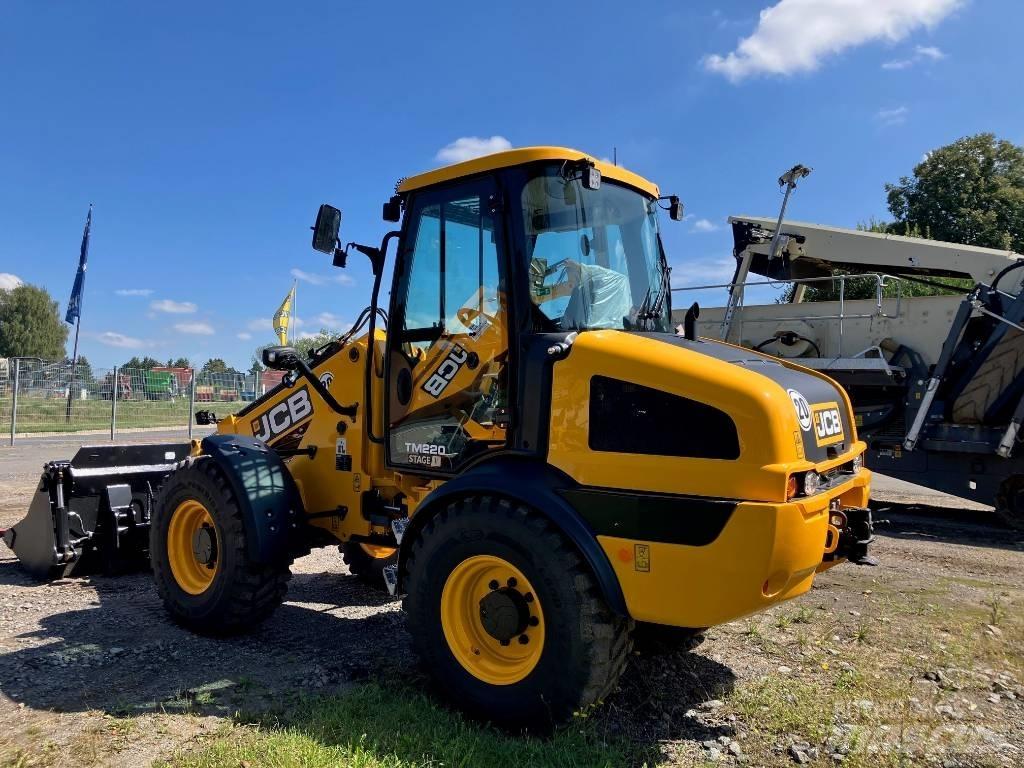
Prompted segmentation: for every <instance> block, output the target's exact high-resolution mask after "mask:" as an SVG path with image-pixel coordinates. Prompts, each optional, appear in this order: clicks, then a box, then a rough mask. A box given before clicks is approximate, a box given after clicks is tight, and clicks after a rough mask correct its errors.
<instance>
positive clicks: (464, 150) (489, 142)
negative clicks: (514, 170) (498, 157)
mask: <svg viewBox="0 0 1024 768" xmlns="http://www.w3.org/2000/svg"><path fill="white" fill-rule="evenodd" d="M506 149H512V142H510V141H509V140H508V139H506V138H505V137H504V136H489V137H487V138H486V139H485V138H481V137H480V136H462V137H461V138H458V139H456V140H455V141H453V142H452V143H451V144H449V145H448V146H446V147H442V148H441V149H439V150H438V151H437V154H436V155H434V159H435V160H437V161H438V162H441V163H461V162H462V161H463V160H472V159H473V158H474V157H483V156H484V155H491V154H494V153H495V152H504V151H505V150H506Z"/></svg>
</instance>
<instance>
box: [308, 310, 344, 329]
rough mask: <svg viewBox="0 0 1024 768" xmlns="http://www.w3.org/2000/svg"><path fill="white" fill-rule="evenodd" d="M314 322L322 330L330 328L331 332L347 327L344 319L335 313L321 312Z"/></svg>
mask: <svg viewBox="0 0 1024 768" xmlns="http://www.w3.org/2000/svg"><path fill="white" fill-rule="evenodd" d="M314 322H315V323H316V324H317V325H318V326H320V327H321V328H329V329H331V330H336V329H339V328H341V327H342V326H344V325H347V323H346V322H345V321H344V320H343V319H341V318H340V317H338V315H336V314H334V313H333V312H321V313H320V314H319V315H317V316H316V317H315V318H314Z"/></svg>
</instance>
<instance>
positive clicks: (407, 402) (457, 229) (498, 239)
mask: <svg viewBox="0 0 1024 768" xmlns="http://www.w3.org/2000/svg"><path fill="white" fill-rule="evenodd" d="M496 192H497V190H496V186H495V183H494V180H493V179H490V178H485V179H478V180H474V181H471V182H465V183H462V184H458V185H453V186H449V187H445V188H441V189H434V190H428V191H425V192H421V193H419V194H416V195H415V196H414V197H413V199H412V200H411V201H410V204H409V206H410V214H409V218H408V219H407V221H406V224H405V232H404V236H403V238H402V243H403V246H402V248H401V250H400V252H399V254H398V260H397V263H396V283H395V289H394V295H393V296H392V306H391V319H390V324H389V330H388V347H387V370H386V373H385V375H386V376H387V377H388V393H389V394H388V398H387V402H386V406H385V414H384V418H385V424H386V435H385V442H386V450H387V461H388V464H389V466H391V467H393V468H396V469H401V470H403V471H407V472H415V473H417V474H428V475H433V474H442V475H445V474H452V473H454V472H457V471H458V470H459V468H460V467H462V466H463V465H464V464H465V463H466V462H468V461H469V460H471V459H473V458H474V457H476V456H479V455H480V454H482V453H485V452H487V451H491V450H495V449H498V448H502V447H504V446H505V445H506V443H507V431H508V422H509V414H508V380H509V370H508V367H509V366H508V358H509V339H508V333H509V330H508V328H509V326H508V300H507V297H508V293H507V290H506V285H507V278H506V258H505V239H504V232H503V228H502V225H501V217H500V213H499V212H498V206H497V205H496V202H495V201H496V200H497V195H496Z"/></svg>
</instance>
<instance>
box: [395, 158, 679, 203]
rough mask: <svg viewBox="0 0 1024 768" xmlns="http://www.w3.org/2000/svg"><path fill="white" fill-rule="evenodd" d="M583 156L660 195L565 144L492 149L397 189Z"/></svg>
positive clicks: (623, 171) (620, 170)
mask: <svg viewBox="0 0 1024 768" xmlns="http://www.w3.org/2000/svg"><path fill="white" fill-rule="evenodd" d="M583 159H586V160H589V161H590V162H592V163H593V164H594V166H595V167H596V168H597V169H598V170H599V171H601V176H602V177H604V178H608V179H613V180H615V181H618V182H621V183H623V184H628V185H629V186H631V187H633V188H634V189H637V190H639V191H640V192H643V193H644V194H645V195H650V196H651V197H658V196H659V195H660V192H659V191H658V185H657V184H653V183H651V182H650V181H648V180H647V179H645V178H643V177H642V176H638V175H637V174H635V173H633V172H632V171H627V170H626V169H625V168H623V167H621V166H618V165H612V164H611V163H606V162H603V161H601V160H598V159H597V158H596V157H592V156H590V155H588V154H587V153H586V152H580V151H579V150H578V149H569V148H567V147H522V148H521V149H510V150H507V151H505V152H495V153H494V154H493V155H484V156H483V157H477V158H474V159H472V160H466V161H464V162H461V163H455V164H453V165H446V166H444V167H443V168H437V169H435V170H433V171H427V172H426V173H420V174H417V175H415V176H410V177H408V178H406V179H403V180H402V181H401V182H400V183H399V185H398V189H397V192H398V193H399V194H404V193H406V192H412V191H414V190H417V189H422V188H424V187H431V186H434V185H435V184H441V183H443V182H446V181H453V180H454V179H460V178H462V177H464V176H473V175H474V174H478V173H486V172H487V171H494V170H497V169H499V168H510V167H512V166H514V165H523V164H524V163H535V162H539V161H544V160H555V161H558V160H563V161H564V160H569V161H572V160H583Z"/></svg>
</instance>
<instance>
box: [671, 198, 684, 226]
mask: <svg viewBox="0 0 1024 768" xmlns="http://www.w3.org/2000/svg"><path fill="white" fill-rule="evenodd" d="M668 217H669V218H670V219H672V221H682V220H683V203H682V201H681V200H680V199H679V198H678V197H676V196H675V195H672V196H671V197H669V199H668Z"/></svg>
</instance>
